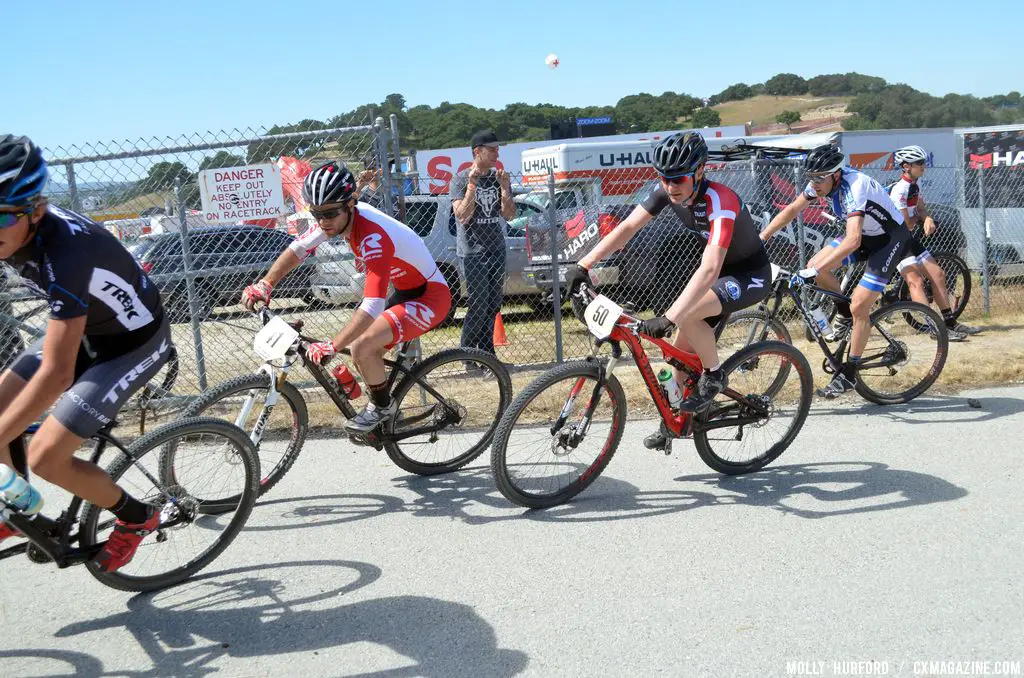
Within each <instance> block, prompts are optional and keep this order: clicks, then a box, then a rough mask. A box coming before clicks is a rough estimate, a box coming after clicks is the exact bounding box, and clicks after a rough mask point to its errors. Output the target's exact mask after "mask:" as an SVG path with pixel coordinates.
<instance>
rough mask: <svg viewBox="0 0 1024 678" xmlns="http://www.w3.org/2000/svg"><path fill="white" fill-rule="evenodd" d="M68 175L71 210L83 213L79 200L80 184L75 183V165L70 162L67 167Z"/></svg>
mask: <svg viewBox="0 0 1024 678" xmlns="http://www.w3.org/2000/svg"><path fill="white" fill-rule="evenodd" d="M65 167H66V168H67V169H66V172H67V175H68V194H69V195H70V196H71V209H72V211H74V212H81V211H82V208H81V204H80V203H79V200H78V184H77V183H76V182H75V163H73V162H69V163H68V164H67V165H65Z"/></svg>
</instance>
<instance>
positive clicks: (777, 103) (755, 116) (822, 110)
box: [714, 95, 853, 127]
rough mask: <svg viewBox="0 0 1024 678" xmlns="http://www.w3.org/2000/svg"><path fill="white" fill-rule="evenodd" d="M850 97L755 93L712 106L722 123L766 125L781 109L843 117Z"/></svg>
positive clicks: (812, 115)
mask: <svg viewBox="0 0 1024 678" xmlns="http://www.w3.org/2000/svg"><path fill="white" fill-rule="evenodd" d="M852 100H853V97H814V96H810V95H807V96H795V97H775V96H768V95H762V96H756V97H753V98H752V99H745V100H743V101H728V102H726V103H724V104H718V105H717V106H715V107H714V109H715V110H716V111H718V115H720V116H721V117H722V124H723V125H742V124H743V123H745V122H748V121H750V120H753V121H754V126H755V127H756V126H759V125H769V124H771V123H774V122H775V116H776V115H778V114H779V113H781V112H782V111H787V110H788V111H797V112H799V113H800V114H801V116H802V117H803V119H804V120H810V119H812V118H827V117H829V116H833V117H845V116H846V113H845V110H846V105H847V104H848V103H850V101H852Z"/></svg>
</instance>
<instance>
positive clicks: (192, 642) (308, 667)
mask: <svg viewBox="0 0 1024 678" xmlns="http://www.w3.org/2000/svg"><path fill="white" fill-rule="evenodd" d="M310 566H319V567H334V568H337V569H339V570H345V569H350V570H353V571H355V572H356V579H355V580H354V581H352V582H350V583H348V584H346V585H344V586H342V587H340V588H336V589H332V590H329V591H326V592H319V593H314V594H311V595H301V594H291V592H290V590H289V586H288V585H286V584H285V583H284V581H286V580H287V581H290V582H294V581H302V579H300V578H298V577H289V576H284V577H281V578H280V579H277V578H274V577H273V576H271V575H272V573H273V572H274V571H275V570H278V569H279V568H282V567H286V568H292V567H294V568H308V567H310ZM336 576H341V575H340V574H339V573H337V572H331V573H328V574H327V575H326V576H320V575H318V576H317V577H316V578H315V579H313V580H312V581H313V582H314V583H313V584H312V586H313V587H314V588H317V589H318V588H319V587H320V584H319V583H318V582H325V581H327V582H333V581H336V579H335V577H336ZM379 576H380V569H379V568H377V567H376V566H374V565H370V564H368V563H359V562H352V561H314V562H291V563H274V564H271V565H261V566H246V567H240V568H236V569H231V570H224V571H220V572H216V573H213V574H210V575H207V576H205V577H202V578H197V579H195V580H191V581H189V582H187V583H186V584H185V585H182V586H179V587H177V588H173V589H169V590H167V591H164V592H158V593H155V594H140V595H137V596H134V597H133V598H131V599H130V600H129V601H128V604H127V607H128V609H127V611H125V612H121V613H118V614H114V615H111V616H109V617H106V618H103V619H96V620H90V621H84V622H76V623H73V624H69V625H67V626H65V627H64V628H62V629H60V630H59V631H58V632H57V634H56V636H57V637H58V638H69V637H73V636H79V635H83V634H89V633H93V632H102V631H106V630H108V629H125V630H127V631H128V632H129V633H130V634H131V635H132V636H133V637H134V639H135V641H136V642H137V643H138V645H139V647H140V648H141V649H142V650H143V651H144V652H145V653H146V655H147V656H148V658H149V660H150V661H151V662H152V666H151V668H149V669H147V670H145V671H141V672H135V671H124V670H116V671H111V672H110V673H109V674H107V675H130V676H137V677H139V678H149V677H152V678H156V677H158V676H169V675H170V676H206V675H210V674H212V673H217V672H219V671H223V670H224V669H225V665H224V661H226V660H227V659H232V660H238V659H250V660H253V661H250V662H249V663H248V665H247V666H248V669H247V670H248V671H252V670H253V669H255V670H256V673H258V674H263V673H266V674H268V675H277V674H284V675H287V674H289V673H292V672H293V671H294V673H295V674H297V673H307V674H310V675H328V674H331V673H332V672H333V671H336V670H337V667H338V666H339V665H341V664H342V663H345V662H348V663H351V662H352V661H353V660H354V659H356V658H363V659H364V661H367V659H366V658H368V657H380V659H379V661H380V662H382V663H383V662H388V663H390V664H397V665H394V666H392V667H391V668H387V669H379V670H378V669H374V670H372V671H367V672H363V673H358V674H355V673H351V672H350V671H351V669H350V670H348V671H346V673H345V675H358V676H363V677H368V676H385V675H386V676H437V677H439V678H440V677H448V676H467V677H470V676H471V677H473V678H476V677H477V676H492V675H493V676H498V675H501V676H511V675H515V674H517V673H520V672H521V671H522V670H523V669H525V668H526V666H527V664H528V663H529V658H528V656H527V655H526V654H525V653H523V652H520V651H518V650H508V649H503V648H499V647H498V645H497V637H496V635H495V633H494V629H493V628H492V627H491V626H490V624H488V623H487V621H486V620H484V619H483V618H482V617H481V616H480V615H479V614H477V613H476V611H474V610H473V608H471V607H470V606H468V605H463V604H460V603H453V602H449V601H444V600H439V599H436V598H428V597H425V596H413V595H404V596H391V597H387V598H377V599H372V600H362V601H357V602H351V603H348V604H341V605H332V604H331V603H330V601H332V600H338V601H341V600H342V596H344V595H345V594H347V593H351V592H352V591H355V590H356V589H359V588H362V587H364V586H367V585H368V584H371V583H372V582H373V581H375V580H376V579H377V578H379ZM232 577H233V579H231V580H229V581H225V579H228V578H232ZM305 581H310V580H309V579H308V578H306V579H305ZM292 595H294V596H295V597H294V598H293V597H292ZM366 643H369V644H372V645H376V646H381V647H382V649H384V648H386V650H385V651H383V652H380V653H371V654H367V651H366V648H365V647H360V646H359V645H358V644H366ZM387 650H390V653H389V652H388V651H387ZM43 652H51V651H49V650H44V651H43ZM292 654H294V655H295V658H294V659H289V660H288V661H289V664H288V665H289V666H291V667H292V668H291V669H289V670H286V671H281V670H280V665H279V663H278V668H276V669H271V668H270V667H269V666H268V665H267V663H266V662H261V661H259V660H260V658H266V657H270V656H276V655H292ZM321 654H322V655H323V656H322V657H321V656H320V655H321ZM303 655H305V656H303ZM395 655H397V657H396V656H395ZM69 661H70V659H69ZM230 666H231V668H229V669H228V672H229V673H237V672H238V669H239V664H238V663H237V662H236V663H233V664H231V665H230ZM92 675H96V674H92ZM100 675H102V674H100Z"/></svg>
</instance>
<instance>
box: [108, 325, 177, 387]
mask: <svg viewBox="0 0 1024 678" xmlns="http://www.w3.org/2000/svg"><path fill="white" fill-rule="evenodd" d="M170 347H171V342H170V340H169V339H164V340H163V341H162V342H161V343H160V346H159V347H158V348H157V349H156V350H155V351H153V353H151V354H150V355H147V356H146V357H145V358H143V359H142V360H141V361H139V364H138V365H136V366H135V367H133V368H132V369H131V370H129V371H128V374H126V375H124V376H123V377H121V379H120V380H119V381H118V382H117V383H116V384H114V387H113V388H112V389H110V391H109V392H108V393H107V395H105V396H103V402H109V403H117V396H118V393H119V392H120V393H126V392H127V391H128V389H129V388H130V387H131V385H132V384H133V383H135V380H136V379H138V378H139V377H140V376H142V375H143V374H145V373H146V372H147V371H148V370H149V369H151V368H152V367H153V366H154V365H161V364H163V362H164V360H161V358H160V357H161V356H163V355H165V354H166V353H167V352H168V350H169V349H170Z"/></svg>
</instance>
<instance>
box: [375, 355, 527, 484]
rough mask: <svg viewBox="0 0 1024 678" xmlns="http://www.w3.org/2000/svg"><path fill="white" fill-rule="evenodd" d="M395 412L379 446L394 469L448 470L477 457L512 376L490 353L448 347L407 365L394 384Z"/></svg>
mask: <svg viewBox="0 0 1024 678" xmlns="http://www.w3.org/2000/svg"><path fill="white" fill-rule="evenodd" d="M394 399H395V402H396V403H397V406H398V414H397V415H396V416H395V419H394V421H393V422H392V424H391V425H390V426H389V427H388V430H387V433H388V435H395V436H402V435H403V434H408V433H411V432H413V431H416V430H420V431H422V432H421V433H418V434H416V435H413V436H410V437H406V438H402V439H401V440H397V441H394V440H387V436H384V438H385V440H384V441H383V442H384V449H385V451H386V452H387V455H388V457H390V458H391V461H393V462H394V463H395V465H397V466H398V467H399V468H401V469H403V470H405V471H409V472H410V473H416V474H418V475H422V476H432V475H438V474H441V473H451V472H452V471H455V470H457V469H460V468H462V467H463V466H465V465H466V464H468V463H469V462H471V461H473V460H474V459H476V458H477V457H479V456H480V455H481V454H482V453H483V451H484V450H485V449H487V446H488V445H489V444H490V442H491V439H492V438H493V437H494V431H495V429H496V428H497V426H498V419H499V418H500V417H501V413H502V412H504V411H505V409H506V408H507V407H508V405H509V403H510V402H511V401H512V380H511V378H510V377H509V375H508V370H507V369H505V366H504V365H502V364H501V361H499V360H498V358H497V357H496V356H494V355H493V354H491V353H487V352H486V351H481V350H479V349H468V348H454V349H449V350H447V351H441V352H440V353H438V354H436V355H433V356H431V357H430V358H428V359H427V360H424V361H423V362H422V363H420V364H419V365H417V366H416V367H414V368H413V370H412V371H411V372H410V373H409V375H408V376H406V377H405V378H404V379H403V380H402V381H401V382H400V383H399V384H398V387H397V388H396V389H395V393H394Z"/></svg>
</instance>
